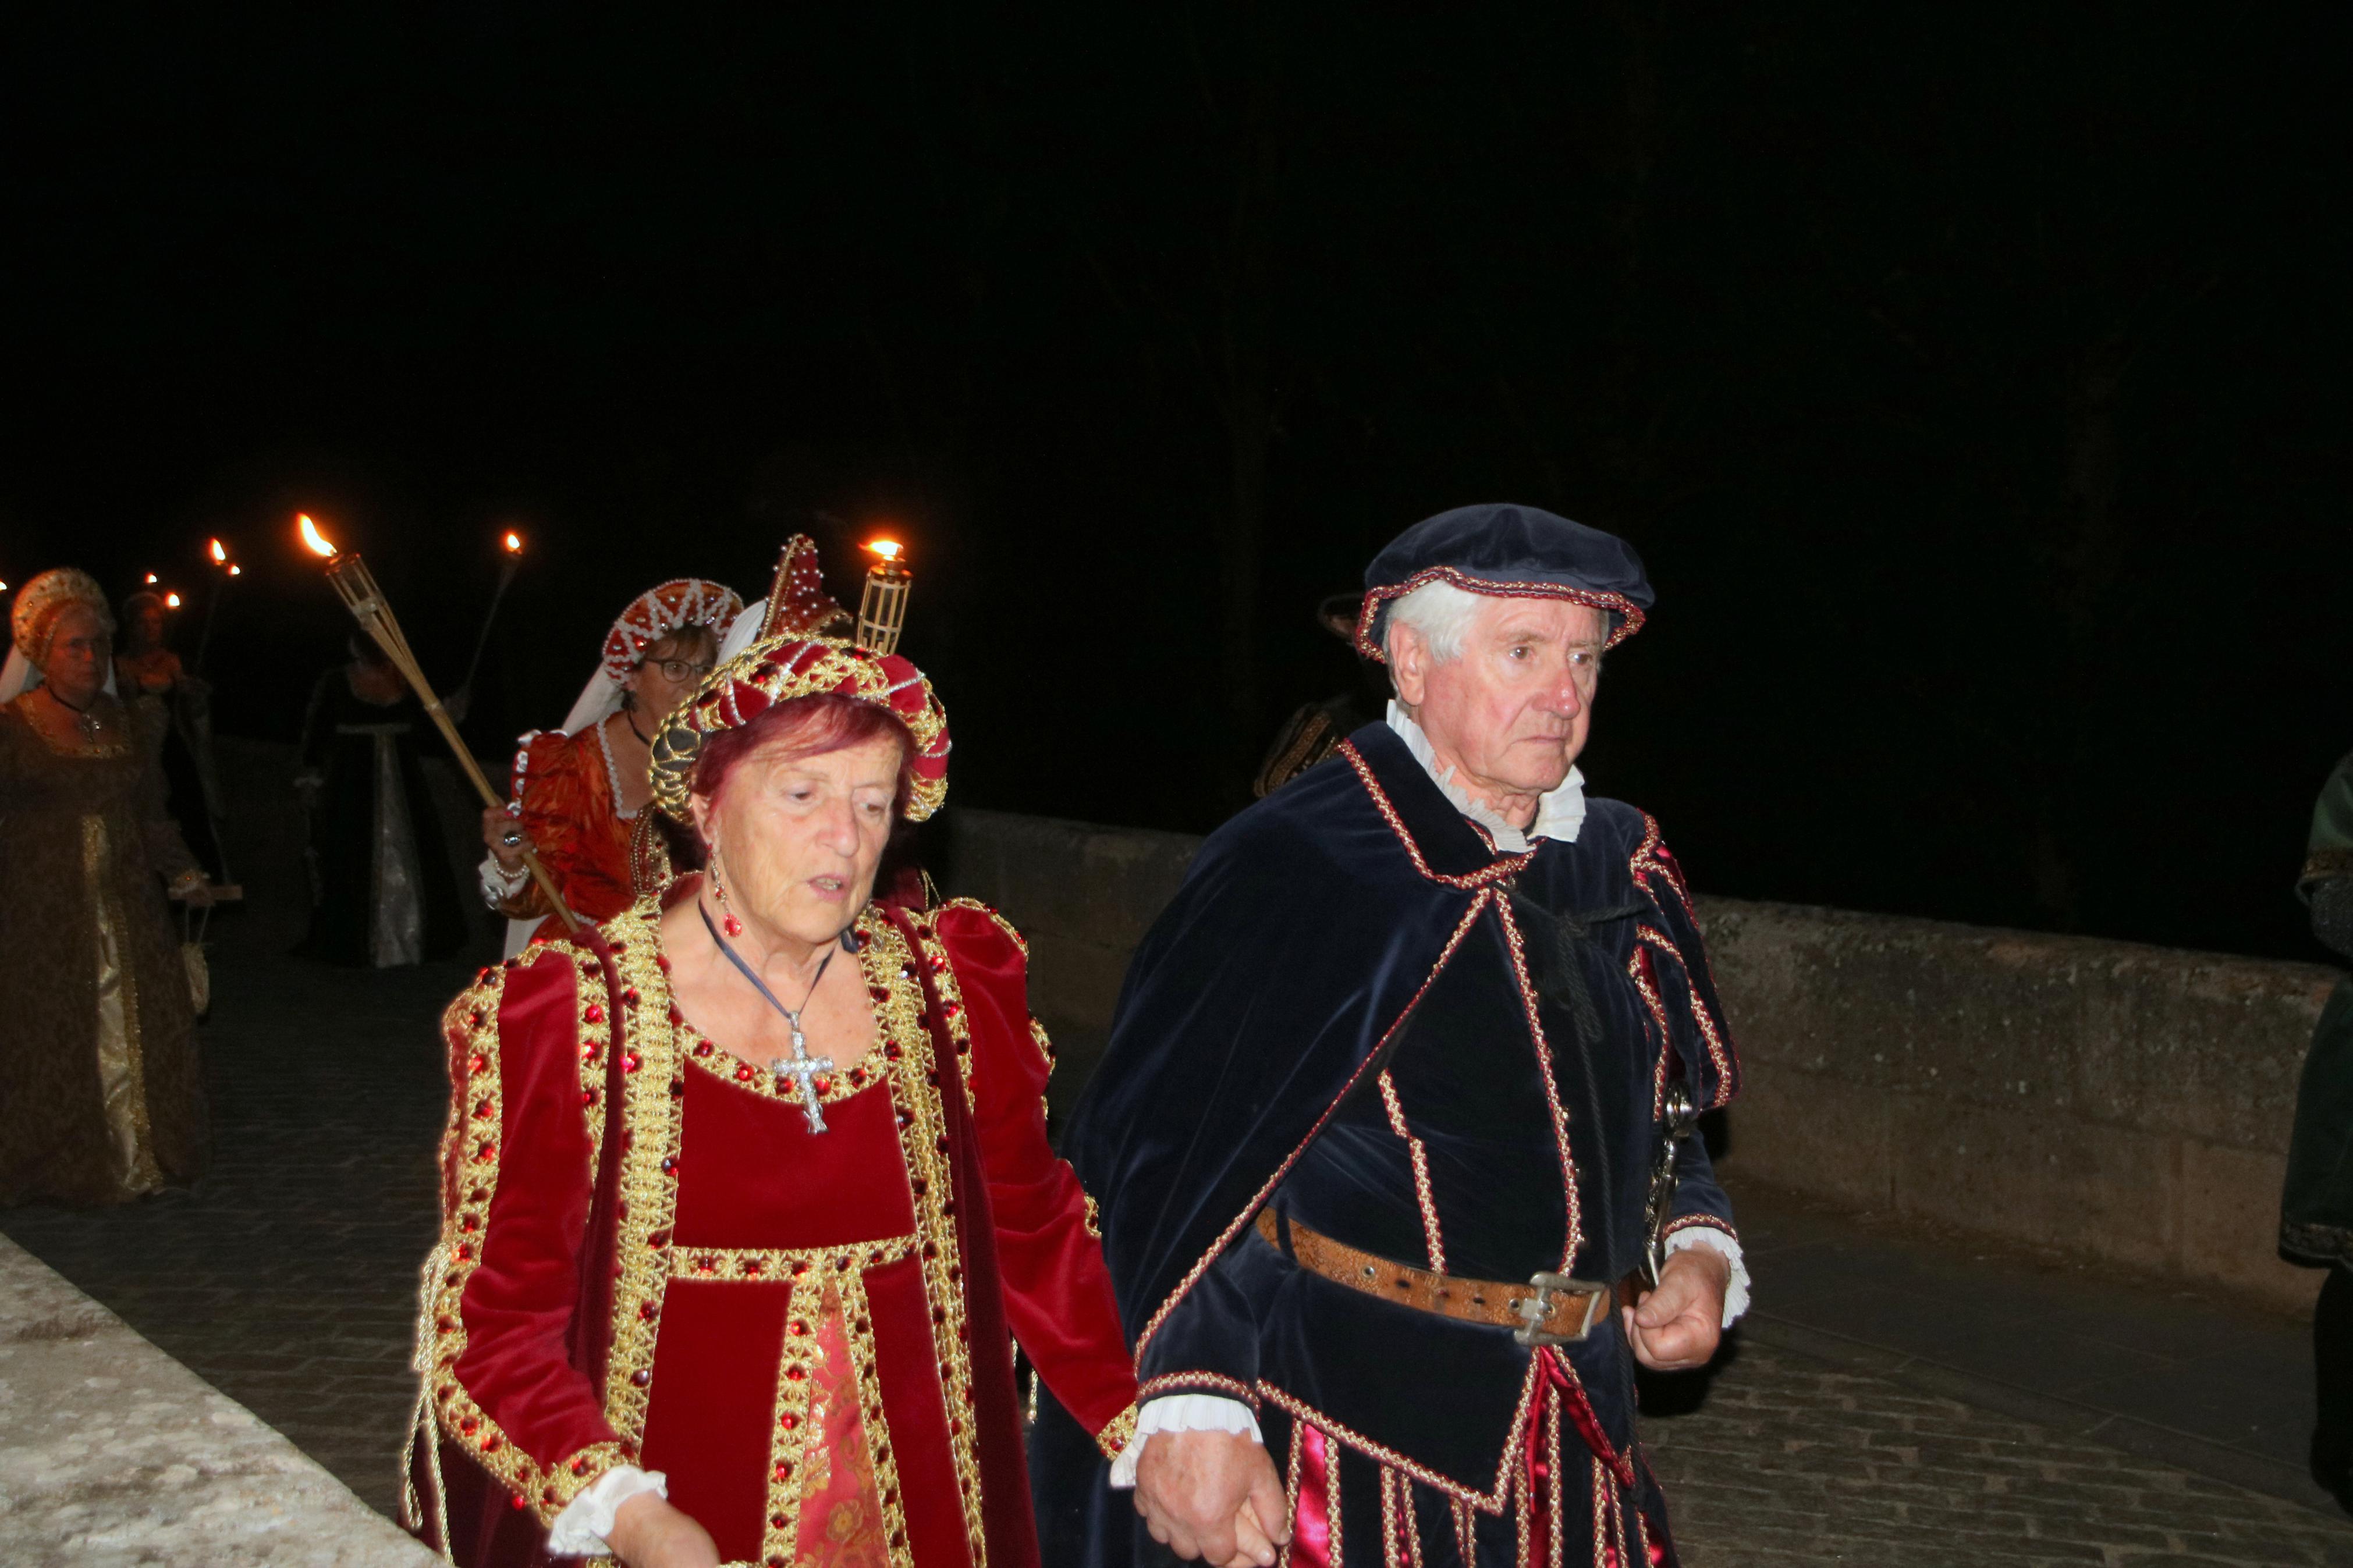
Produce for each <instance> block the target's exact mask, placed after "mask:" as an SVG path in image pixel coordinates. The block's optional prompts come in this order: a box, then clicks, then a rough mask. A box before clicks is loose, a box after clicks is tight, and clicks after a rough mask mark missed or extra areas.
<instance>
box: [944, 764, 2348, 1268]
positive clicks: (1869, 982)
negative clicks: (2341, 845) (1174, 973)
mask: <svg viewBox="0 0 2353 1568" xmlns="http://www.w3.org/2000/svg"><path fill="white" fill-rule="evenodd" d="M948 817H949V820H948V823H947V826H948V829H949V831H948V836H947V837H948V850H949V853H948V860H947V864H946V865H945V866H944V868H941V869H942V870H943V872H944V875H943V876H942V882H943V885H944V887H945V888H946V889H948V890H949V891H951V892H954V893H962V894H968V895H970V896H972V897H976V898H979V899H982V900H986V901H987V902H989V903H991V904H994V905H996V906H997V908H999V909H1001V910H1004V911H1005V913H1006V914H1007V915H1008V917H1009V918H1011V919H1012V921H1014V922H1015V923H1016V924H1017V925H1018V926H1019V927H1020V928H1021V930H1022V931H1023V933H1024V934H1025V935H1026V936H1027V937H1028V938H1029V943H1030V949H1031V954H1032V965H1031V970H1032V973H1031V1005H1032V1006H1033V1007H1034V1008H1035V1009H1036V1010H1037V1012H1038V1014H1039V1017H1040V1019H1041V1020H1042V1021H1043V1022H1044V1023H1045V1024H1046V1026H1047V1027H1048V1028H1049V1029H1050V1031H1052V1032H1053V1033H1054V1035H1055V1037H1056V1038H1057V1040H1058V1042H1059V1044H1060V1047H1061V1055H1062V1060H1063V1064H1064V1065H1063V1068H1062V1070H1061V1071H1060V1072H1059V1073H1058V1074H1057V1075H1056V1076H1057V1082H1056V1084H1055V1095H1054V1099H1055V1101H1056V1103H1057V1105H1058V1106H1065V1107H1066V1106H1067V1105H1068V1104H1069V1103H1070V1101H1071V1099H1073V1098H1074V1097H1075V1094H1076V1090H1077V1087H1078V1085H1079V1083H1080V1082H1082V1081H1083V1079H1084V1078H1085V1076H1086V1075H1087V1074H1088V1073H1089V1072H1090V1071H1092V1068H1093V1065H1094V1062H1095V1060H1096V1058H1097V1057H1098V1055H1099V1053H1100V1051H1101V1049H1102V1043H1103V1036H1104V1033H1105V1031H1106V1030H1107V1029H1108V1027H1109V1024H1110V1018H1111V1012H1112V1008H1113V1004H1114V1003H1115V1001H1116V999H1117V997H1118V993H1119V984H1120V979H1121V976H1122V974H1123V973H1124V971H1125V968H1126V964H1127V959H1128V955H1129V954H1130V953H1131V952H1133V951H1134V947H1135V944H1136V943H1137V942H1139V941H1140V940H1141V939H1142V937H1143V935H1144V932H1145V930H1146V929H1147V928H1148V927H1149V926H1150V924H1151V922H1152V920H1153V918H1154V917H1155V915H1156V914H1157V913H1158V912H1159V910H1160V909H1161V907H1162V906H1163V905H1164V904H1165V903H1166V901H1167V900H1168V898H1169V897H1170V895H1172V894H1173V893H1174V892H1175V891H1176V887H1177V884H1178V883H1179V882H1180V881H1181V880H1182V879H1183V878H1184V874H1185V868H1186V867H1187V865H1188V864H1189V863H1190V861H1191V858H1192V856H1193V854H1194V852H1195V851H1196V850H1197V849H1198V847H1199V840H1198V839H1195V838H1191V837H1186V836H1183V835H1179V834H1169V833H1155V832H1149V831H1145V830H1141V829H1131V828H1116V827H1104V826H1096V825H1093V824H1088V823H1078V822H1065V821H1059V820H1056V819H1052V818H1048V817H1034V816H1016V815H1012V814H1008V813H1001V812H988V811H976V810H972V809H970V808H965V807H958V808H955V809H953V810H952V811H951V812H950V813H949V814H948ZM1700 914H1701V919H1702V922H1703V925H1704V929H1705V931H1706V933H1707V939H1708V945H1709V952H1710V953H1711V955H1712V958H1713V961H1714V963H1715V972H1716V975H1717V978H1718V981H1719V982H1720V984H1721V986H1722V990H1723V993H1724V998H1725V1008H1726V1010H1727V1012H1728V1013H1729V1014H1730V1016H1731V1022H1732V1026H1733V1031H1734V1035H1735V1037H1736V1040H1737V1041H1738V1043H1739V1047H1740V1050H1741V1055H1742V1058H1743V1060H1744V1062H1745V1063H1746V1068H1747V1075H1748V1078H1747V1089H1746V1093H1745V1094H1744V1096H1743V1098H1742V1099H1741V1100H1740V1101H1739V1102H1738V1103H1737V1104H1736V1106H1735V1107H1734V1108H1733V1110H1732V1111H1731V1113H1730V1115H1729V1117H1728V1119H1727V1121H1728V1126H1727V1129H1726V1131H1727V1138H1728V1143H1727V1147H1726V1150H1725V1158H1724V1161H1723V1165H1724V1169H1725V1173H1726V1174H1727V1175H1729V1176H1732V1177H1734V1178H1735V1179H1737V1178H1738V1177H1740V1176H1743V1175H1746V1176H1749V1177H1752V1178H1755V1179H1757V1180H1761V1181H1766V1182H1769V1183H1772V1184H1775V1185H1777V1186H1782V1187H1787V1188H1790V1189H1793V1190H1796V1191H1799V1192H1802V1193H1807V1194H1813V1195H1817V1196H1820V1197H1823V1198H1827V1199H1831V1200H1834V1201H1837V1202H1840V1203H1843V1204H1847V1205H1853V1206H1856V1207H1867V1208H1872V1209H1876V1210H1881V1211H1884V1212H1893V1213H1897V1214H1905V1215H1916V1216H1920V1217H1923V1218H1928V1219H1934V1220H1936V1221H1940V1222H1945V1223H1949V1224H1953V1225H1957V1226H1965V1227H1968V1228H1971V1229H1975V1230H1978V1231H1981V1232H1985V1233H1987V1234H1989V1235H1993V1236H1998V1237H2004V1238H2006V1239H2010V1240H2014V1241H2021V1242H2025V1243H2028V1244H2031V1245H2035V1246H2042V1247H2061V1248H2065V1249H2070V1250H2074V1251H2078V1252H2081V1253H2083V1254H2084V1255H2086V1256H2089V1257H2094V1258H2102V1259H2105V1260H2109V1261H2114V1262H2116V1263H2119V1264H2124V1265H2126V1266H2130V1267H2134V1268H2143V1269H2151V1270H2156V1271H2159V1272H2163V1273H2167V1274H2170V1275H2173V1276H2176V1277H2179V1278H2181V1279H2187V1280H2190V1281H2195V1282H2198V1283H2200V1284H2207V1285H2220V1286H2223V1287H2226V1288H2229V1289H2232V1290H2236V1291H2239V1292H2242V1293H2246V1294H2251V1295H2253V1296H2256V1297H2259V1298H2261V1299H2263V1300H2269V1301H2271V1302H2273V1303H2274V1304H2278V1305H2283V1306H2291V1307H2293V1306H2301V1305H2305V1304H2307V1303H2308V1302H2309V1300H2310V1299H2311V1296H2312V1294H2313V1292H2314V1290H2316V1289H2317V1286H2318V1278H2319V1277H2318V1276H2317V1274H2316V1273H2314V1272H2313V1271H2310V1270H2306V1269H2298V1268H2291V1267H2289V1266H2287V1265H2286V1264H2284V1263H2282V1262H2280V1261H2279V1259H2278V1258H2277V1256H2276V1254H2275V1252H2274V1247H2273V1237H2274V1233H2275V1231H2276V1229H2277V1226H2278V1203H2279V1185H2280V1176H2281V1172H2282V1169H2283V1166H2284V1159H2285V1153H2286V1146H2287V1133H2288V1125H2289V1118H2290V1113H2291V1110H2292V1107H2293V1105H2294V1102H2295V1084H2296V1077H2297V1073H2298V1070H2299V1068H2301V1065H2302V1062H2303V1059H2304V1052H2305V1047H2306V1041H2307V1039H2308V1038H2309V1037H2310V1035H2311V1032H2312V1026H2313V1022H2314V1020H2315V1019H2316V1017H2317V1016H2319V1011H2320V1006H2321V1004H2322V1002H2323V1001H2324V1000H2325V999H2326V998H2327V994H2328V991H2329V988H2330V986H2331V985H2333V984H2335V981H2336V975H2335V973H2334V972H2333V971H2331V970H2328V969H2325V968H2321V967H2319V966H2316V965H2312V964H2299V963H2275V962H2270V961H2265V960H2260V959H2247V958H2232V957H2226V956H2223V955H2220V954H2214V953H2200V952H2177V951H2174V950H2170V949H2165V948H2155V947H2145V946H2140V945H2137V944H2135V943H2129V942H2105V941H2098V940H2094V939H2090V938H2083V937H2063V936H2046V935H2040V934H2034V933H2030V932H2023V931H1995V930H1988V929H1982V928H1977V927H1970V926H1959V925H1949V924H1945V923H1941V922H1938V921H1919V920H1905V919H1899V918H1895V917H1892V916H1883V915H1869V914H1856V913H1850V912H1847V911H1843V910H1824V909H1814V908H1809V907H1805V906H1799V905H1791V904H1767V903H1751V902H1745V901H1741V900H1730V899H1704V900H1701V904H1700Z"/></svg>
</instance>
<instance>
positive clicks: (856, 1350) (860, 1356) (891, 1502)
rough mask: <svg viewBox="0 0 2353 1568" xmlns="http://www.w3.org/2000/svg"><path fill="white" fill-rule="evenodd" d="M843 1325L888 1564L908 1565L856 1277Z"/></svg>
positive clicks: (847, 1287)
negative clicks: (886, 1541) (888, 1553)
mask: <svg viewBox="0 0 2353 1568" xmlns="http://www.w3.org/2000/svg"><path fill="white" fill-rule="evenodd" d="M841 1322H842V1328H843V1331H844V1332H843V1336H842V1337H843V1339H844V1340H845V1341H846V1342H848V1344H849V1367H850V1371H851V1373H853V1374H854V1375H855V1377H856V1380H857V1386H858V1411H859V1415H860V1421H859V1426H860V1430H861V1431H862V1432H863V1433H864V1435H865V1437H866V1454H867V1458H869V1459H870V1460H871V1461H872V1463H873V1466H874V1490H875V1494H876V1495H877V1496H878V1497H880V1498H881V1501H882V1528H883V1531H884V1533H885V1535H886V1536H887V1538H888V1539H889V1542H890V1545H891V1560H892V1563H906V1564H912V1563H913V1561H914V1559H913V1557H911V1556H909V1555H908V1550H907V1512H906V1508H905V1506H904V1502H903V1499H902V1493H901V1491H900V1488H899V1460H898V1457H897V1456H896V1455H895V1454H893V1453H892V1449H891V1426H890V1423H889V1422H888V1421H887V1420H885V1419H884V1417H883V1413H882V1376H881V1373H880V1372H879V1371H877V1370H876V1364H875V1354H874V1311H873V1309H872V1307H871V1306H870V1305H869V1304H868V1301H867V1299H866V1281H865V1279H863V1278H862V1277H861V1276H860V1275H859V1274H857V1273H855V1272H852V1273H850V1274H848V1275H845V1276H844V1277H843V1281H842V1289H841ZM975 1496H976V1500H977V1494H975ZM976 1561H977V1559H976Z"/></svg>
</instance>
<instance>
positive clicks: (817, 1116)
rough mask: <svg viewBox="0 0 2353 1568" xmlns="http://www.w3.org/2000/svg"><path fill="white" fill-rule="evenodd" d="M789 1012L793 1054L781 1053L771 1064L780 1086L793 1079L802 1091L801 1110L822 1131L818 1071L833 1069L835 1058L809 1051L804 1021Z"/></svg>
mask: <svg viewBox="0 0 2353 1568" xmlns="http://www.w3.org/2000/svg"><path fill="white" fill-rule="evenodd" d="M786 1017H787V1018H788V1019H789V1020H790V1022H791V1024H792V1026H793V1058H792V1060H790V1061H786V1060H785V1059H784V1058H781V1057H779V1058H776V1060H775V1061H774V1062H771V1063H770V1064H769V1067H770V1068H771V1069H772V1070H773V1071H774V1072H775V1073H776V1087H777V1088H778V1089H784V1088H785V1080H786V1079H791V1080H792V1081H793V1088H794V1089H797V1090H798V1091H799V1093H800V1101H801V1114H802V1115H803V1116H806V1117H807V1118H808V1130H809V1131H812V1132H822V1131H825V1112H824V1110H821V1109H819V1107H818V1098H817V1079H818V1074H820V1073H829V1072H831V1071H832V1070H833V1058H831V1057H813V1056H811V1055H809V1054H808V1037H807V1036H806V1035H804V1034H802V1033H801V1021H800V1020H799V1019H798V1018H795V1017H792V1016H791V1015H790V1014H787V1015H786Z"/></svg>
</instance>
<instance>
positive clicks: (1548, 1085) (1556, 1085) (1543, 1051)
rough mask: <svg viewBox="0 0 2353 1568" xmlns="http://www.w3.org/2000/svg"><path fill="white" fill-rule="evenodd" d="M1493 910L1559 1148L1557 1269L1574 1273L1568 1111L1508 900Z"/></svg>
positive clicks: (1579, 1214)
mask: <svg viewBox="0 0 2353 1568" xmlns="http://www.w3.org/2000/svg"><path fill="white" fill-rule="evenodd" d="M1495 912H1496V914H1497V915H1498V916H1500V917H1501V918H1502V920H1503V922H1504V946H1505V947H1507V948H1508V949H1509V950H1510V952H1511V958H1512V980H1513V983H1514V984H1516V985H1517V986H1518V987H1519V991H1520V1009H1521V1011H1522V1012H1523V1013H1524V1014H1525V1016H1526V1017H1527V1022H1528V1037H1529V1038H1530V1039H1531V1040H1533V1041H1534V1042H1535V1048H1536V1076H1537V1077H1539V1078H1541V1079H1544V1091H1545V1106H1546V1109H1547V1110H1549V1111H1550V1112H1551V1115H1552V1131H1553V1142H1555V1143H1556V1144H1557V1145H1558V1146H1559V1149H1560V1177H1561V1187H1562V1190H1563V1193H1564V1194H1565V1195H1566V1196H1567V1200H1568V1201H1567V1209H1568V1235H1567V1239H1566V1240H1565V1241H1564V1242H1563V1243H1562V1245H1561V1254H1560V1269H1561V1272H1562V1273H1564V1274H1574V1273H1576V1272H1577V1251H1578V1249H1579V1248H1580V1247H1583V1246H1584V1245H1585V1216H1584V1214H1583V1211H1582V1207H1581V1205H1580V1202H1579V1196H1578V1194H1577V1156H1576V1154H1575V1153H1574V1152H1572V1151H1571V1150H1570V1148H1569V1142H1568V1110H1567V1107H1565V1106H1563V1105H1562V1104H1561V1102H1560V1082H1559V1079H1558V1078H1557V1077H1556V1075H1555V1073H1554V1071H1553V1059H1552V1042H1551V1041H1549V1040H1547V1039H1546V1038H1545V1031H1544V1019H1543V1017H1542V1016H1540V1012H1539V1008H1538V1005H1537V1002H1536V988H1535V981H1534V980H1532V979H1530V978H1529V975H1528V952H1527V942H1526V941H1525V938H1523V937H1522V936H1521V935H1520V922H1519V921H1517V920H1515V919H1514V918H1513V915H1512V901H1511V900H1509V899H1498V900H1495Z"/></svg>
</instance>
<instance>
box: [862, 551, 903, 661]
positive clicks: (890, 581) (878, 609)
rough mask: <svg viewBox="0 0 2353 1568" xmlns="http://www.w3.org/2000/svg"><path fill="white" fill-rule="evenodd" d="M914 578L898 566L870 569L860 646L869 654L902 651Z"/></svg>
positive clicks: (893, 563) (863, 603)
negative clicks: (900, 641)
mask: <svg viewBox="0 0 2353 1568" xmlns="http://www.w3.org/2000/svg"><path fill="white" fill-rule="evenodd" d="M914 580H915V577H914V574H913V573H911V572H909V571H908V570H907V569H906V568H905V567H904V566H902V565H900V564H899V563H896V562H886V563H883V564H881V565H880V566H870V567H868V568H867V569H866V591H865V593H863V594H862V595H860V596H859V600H858V646H859V647H862V648H864V649H866V650H867V651H868V652H869V653H880V654H890V653H896V652H898V651H899V634H900V633H901V632H902V631H903V630H905V629H906V626H907V589H908V587H909V586H910V585H911V584H913V582H914Z"/></svg>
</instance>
